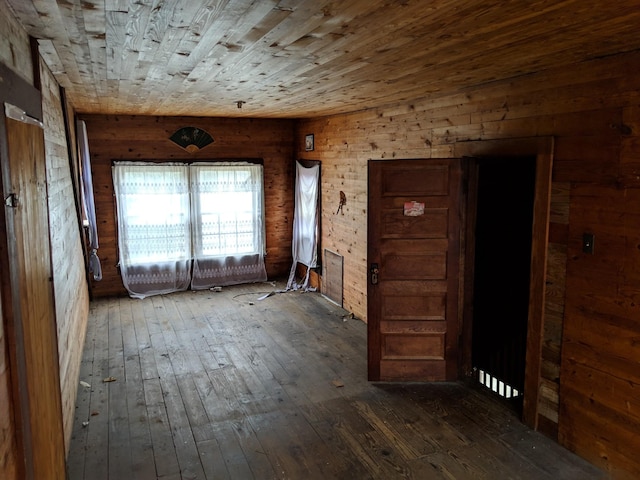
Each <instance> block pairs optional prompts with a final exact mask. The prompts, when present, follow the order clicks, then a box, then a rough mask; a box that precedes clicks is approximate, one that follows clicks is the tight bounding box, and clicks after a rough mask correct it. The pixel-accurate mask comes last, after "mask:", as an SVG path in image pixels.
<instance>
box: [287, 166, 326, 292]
mask: <svg viewBox="0 0 640 480" xmlns="http://www.w3.org/2000/svg"><path fill="white" fill-rule="evenodd" d="M319 183H320V165H319V164H318V165H313V166H311V167H305V166H303V165H302V164H301V163H300V162H296V189H295V195H296V198H295V209H294V213H293V239H292V245H291V253H292V255H293V265H292V266H291V272H290V274H289V281H288V282H287V289H291V288H293V289H298V288H304V289H306V288H307V287H308V284H309V272H310V271H311V269H312V268H314V267H316V266H317V264H318V187H319ZM298 263H301V264H302V265H306V266H307V267H308V268H307V273H306V275H305V277H304V279H303V280H302V283H301V284H300V285H299V284H297V282H296V281H295V274H296V267H297V264H298Z"/></svg>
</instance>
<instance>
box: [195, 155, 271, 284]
mask: <svg viewBox="0 0 640 480" xmlns="http://www.w3.org/2000/svg"><path fill="white" fill-rule="evenodd" d="M190 174H191V206H192V208H191V212H192V217H191V218H192V225H193V226H192V229H193V230H192V231H193V250H194V252H193V278H192V280H191V288H192V289H194V290H198V289H204V288H209V287H212V286H222V285H233V284H238V283H250V282H263V281H265V280H266V279H267V272H266V269H265V265H264V250H265V229H264V211H263V208H264V207H263V205H264V198H263V197H264V194H263V179H262V165H256V164H250V163H215V164H211V163H208V164H204V163H196V164H193V165H191V167H190Z"/></svg>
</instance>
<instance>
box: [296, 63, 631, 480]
mask: <svg viewBox="0 0 640 480" xmlns="http://www.w3.org/2000/svg"><path fill="white" fill-rule="evenodd" d="M639 70H640V54H639V53H637V52H634V53H629V54H622V55H618V56H612V57H608V58H604V59H598V60H593V61H590V62H586V63H582V64H577V65H575V66H574V67H573V68H571V69H559V70H553V71H545V72H542V73H539V74H535V75H528V76H523V77H520V78H517V79H512V80H509V81H501V82H495V83H492V84H488V85H486V86H483V87H478V88H475V89H473V90H469V91H467V92H464V93H461V94H458V95H454V96H445V97H441V98H437V99H435V100H431V101H424V102H420V101H415V102H412V103H405V104H399V105H393V106H389V107H388V108H378V109H375V110H368V111H363V112H359V113H353V114H348V115H338V116H333V117H325V118H316V119H310V120H303V121H301V122H300V123H299V125H298V131H297V145H298V155H299V157H300V158H307V159H314V160H321V161H322V164H323V166H322V172H323V173H322V180H321V182H322V198H323V212H322V225H323V236H322V248H323V249H324V248H328V249H330V250H332V251H335V252H337V253H339V254H340V255H342V256H344V306H345V308H346V309H348V310H351V311H352V312H354V313H355V315H356V316H358V317H360V318H363V319H366V291H367V270H366V269H367V263H366V253H367V221H366V218H367V215H366V212H367V161H368V160H369V159H383V158H386V159H393V158H398V159H399V158H430V157H431V158H437V157H451V156H453V149H454V145H455V144H456V142H464V141H469V140H490V139H503V138H522V137H536V136H554V137H555V156H554V164H553V176H552V198H551V218H550V224H549V232H550V233H549V246H548V260H547V262H548V268H547V270H548V272H547V291H546V304H545V314H544V341H543V349H542V370H541V371H542V373H541V387H540V389H539V392H538V393H539V415H538V419H537V423H538V426H539V429H540V430H542V431H544V432H545V433H547V434H548V435H550V436H551V437H554V438H559V441H560V442H561V443H562V444H563V445H565V446H567V447H568V448H569V449H571V450H573V451H576V452H577V453H579V454H580V455H582V456H583V457H585V458H587V459H588V460H589V461H591V462H593V463H595V464H597V465H599V466H601V467H603V468H605V469H607V470H609V471H610V472H612V473H613V474H614V476H616V477H617V476H619V477H625V476H626V475H638V474H639V473H640V460H639V459H638V457H637V454H636V453H634V452H638V451H640V437H638V435H637V432H638V431H640V413H638V412H640V403H638V395H637V390H638V389H639V388H640V374H639V373H638V368H637V367H638V364H639V363H640V350H638V348H637V346H636V344H635V340H634V338H635V339H637V338H638V336H639V335H640V323H638V318H639V310H640V287H639V286H638V285H640V282H639V281H640V275H639V274H638V272H639V271H640V246H639V245H640V216H639V213H638V212H640V188H638V187H640V182H639V181H638V178H640V177H639V176H638V174H639V173H640V153H639V152H640V106H639V105H640V97H639V95H638V91H640V77H638V75H637V72H638V71H639ZM443 81H445V80H443ZM311 133H312V134H314V136H315V137H314V140H315V149H314V151H311V152H307V151H305V146H304V145H305V144H304V139H305V135H307V134H311ZM341 190H342V191H344V192H345V194H346V197H347V202H346V205H344V207H343V208H342V210H341V212H340V213H337V214H336V211H337V207H338V202H339V192H340V191H341ZM585 232H589V233H593V234H595V238H596V240H595V245H596V247H595V253H594V255H587V254H585V253H583V252H582V235H583V233H585ZM594 380H596V381H594Z"/></svg>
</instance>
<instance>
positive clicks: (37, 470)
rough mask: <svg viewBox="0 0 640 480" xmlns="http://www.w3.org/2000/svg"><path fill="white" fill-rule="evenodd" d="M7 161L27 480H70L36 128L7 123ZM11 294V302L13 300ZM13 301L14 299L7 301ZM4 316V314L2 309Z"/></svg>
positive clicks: (8, 247)
mask: <svg viewBox="0 0 640 480" xmlns="http://www.w3.org/2000/svg"><path fill="white" fill-rule="evenodd" d="M5 132H6V135H5V136H4V138H6V144H7V150H6V155H3V157H2V176H3V199H4V200H5V206H4V208H5V222H6V223H5V225H3V226H4V227H5V228H4V230H5V232H6V237H5V238H3V239H2V240H1V241H2V242H3V243H4V245H3V248H2V249H1V250H5V251H6V254H7V256H8V258H7V259H5V260H3V264H5V261H6V264H8V267H9V268H8V272H3V274H2V289H3V300H4V301H7V302H8V305H9V306H10V309H9V310H10V316H9V315H8V317H9V318H7V323H8V324H10V330H11V332H12V337H13V338H11V343H12V344H13V345H12V347H13V353H12V359H13V360H14V362H15V363H14V367H15V372H16V373H17V385H18V392H17V395H16V396H15V398H16V403H17V405H18V409H19V412H20V420H21V422H22V423H21V428H20V430H21V441H20V443H21V449H22V450H23V452H22V453H23V455H22V456H23V458H24V461H25V466H24V470H25V477H26V478H36V479H40V478H43V479H44V478H50V479H63V478H65V466H64V458H65V455H64V437H63V425H62V406H61V396H60V377H59V367H58V351H57V332H56V323H55V306H54V298H53V288H52V283H51V281H52V271H51V260H50V256H51V251H50V245H49V220H48V208H47V184H46V172H45V149H44V133H43V130H42V128H41V127H40V126H39V125H37V124H34V123H25V122H24V121H21V120H14V119H12V118H8V117H7V118H6V119H5ZM7 291H9V294H7ZM7 297H9V298H7ZM3 310H4V309H3Z"/></svg>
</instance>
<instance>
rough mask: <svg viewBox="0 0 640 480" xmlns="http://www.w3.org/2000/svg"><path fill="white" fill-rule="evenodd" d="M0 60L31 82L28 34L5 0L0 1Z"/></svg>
mask: <svg viewBox="0 0 640 480" xmlns="http://www.w3.org/2000/svg"><path fill="white" fill-rule="evenodd" d="M0 32H2V35H0V62H2V63H4V64H5V65H6V66H7V67H9V68H11V69H12V70H13V71H14V72H16V73H17V74H18V75H20V76H21V77H22V78H24V79H25V80H27V81H28V82H29V83H30V84H33V70H32V67H31V47H30V45H29V36H28V35H27V32H25V30H24V28H22V26H21V25H20V24H19V23H18V22H17V21H16V20H15V18H14V17H13V13H12V12H11V11H10V10H9V7H8V6H7V3H6V2H0Z"/></svg>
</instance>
